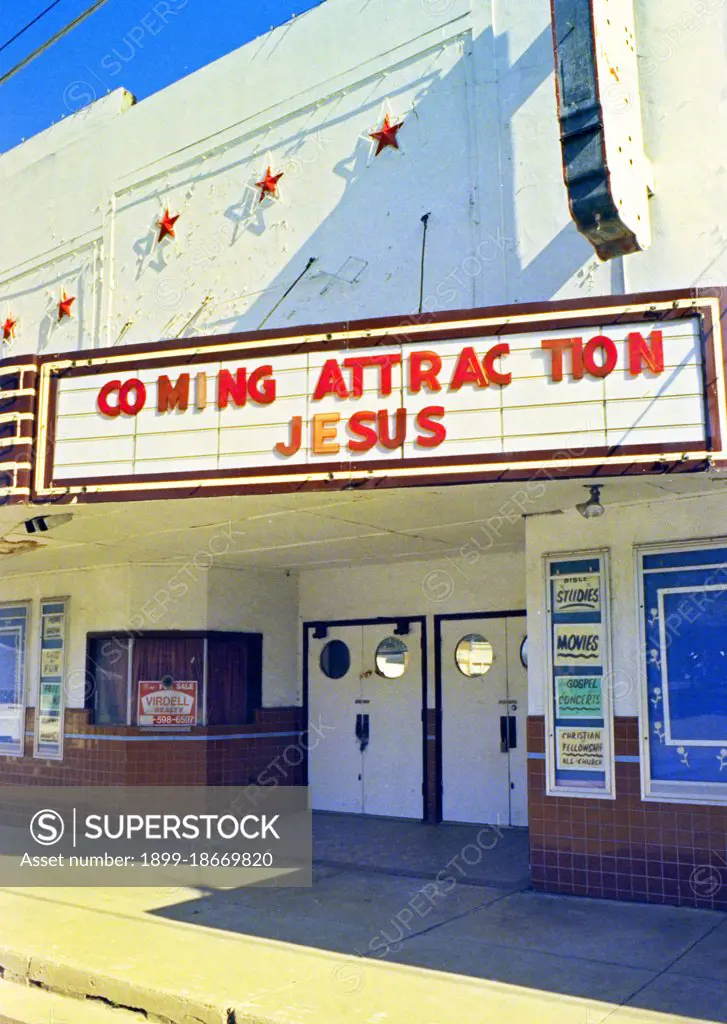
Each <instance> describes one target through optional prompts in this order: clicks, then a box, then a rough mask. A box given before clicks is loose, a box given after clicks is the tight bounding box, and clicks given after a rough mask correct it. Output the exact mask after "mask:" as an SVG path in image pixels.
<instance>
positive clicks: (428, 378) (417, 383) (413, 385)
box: [409, 352, 442, 395]
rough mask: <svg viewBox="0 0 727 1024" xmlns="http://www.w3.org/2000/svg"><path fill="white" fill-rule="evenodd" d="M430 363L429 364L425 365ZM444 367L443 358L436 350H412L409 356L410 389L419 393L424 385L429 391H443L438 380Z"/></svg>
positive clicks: (414, 392)
mask: <svg viewBox="0 0 727 1024" xmlns="http://www.w3.org/2000/svg"><path fill="white" fill-rule="evenodd" d="M424 363H428V364H429V365H428V366H424V365H423V364H424ZM441 369H442V360H441V358H440V356H438V355H437V353H436V352H412V354H411V355H410V356H409V390H410V391H411V393H412V394H413V395H416V394H418V393H419V392H420V391H421V390H422V388H423V387H425V388H427V390H429V391H441V389H442V385H441V384H440V383H439V381H438V380H437V377H438V376H439V373H440V371H441Z"/></svg>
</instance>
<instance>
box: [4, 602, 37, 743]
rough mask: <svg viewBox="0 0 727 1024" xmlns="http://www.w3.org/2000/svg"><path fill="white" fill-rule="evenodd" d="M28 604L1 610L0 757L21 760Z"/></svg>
mask: <svg viewBox="0 0 727 1024" xmlns="http://www.w3.org/2000/svg"><path fill="white" fill-rule="evenodd" d="M29 617H30V607H29V605H27V604H14V605H2V606H0V755H2V756H8V755H10V756H13V757H22V755H23V753H24V749H25V666H26V650H27V640H28V619H29Z"/></svg>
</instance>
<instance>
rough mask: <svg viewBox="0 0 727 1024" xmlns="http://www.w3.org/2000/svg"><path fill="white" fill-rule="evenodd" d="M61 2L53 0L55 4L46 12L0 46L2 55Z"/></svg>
mask: <svg viewBox="0 0 727 1024" xmlns="http://www.w3.org/2000/svg"><path fill="white" fill-rule="evenodd" d="M60 2H61V0H53V3H52V4H50V5H49V6H48V7H46V9H45V10H44V11H41V12H40V14H38V15H37V16H36V17H35V18H33V20H32V21H29V22H28V24H27V25H25V26H24V28H21V30H20V31H19V32H16V33H15V35H14V36H12V37H11V38H10V39H8V40H7V41H6V42H4V43H3V44H2V46H0V53H2V52H3V50H7V48H8V46H10V44H11V43H14V42H15V40H16V39H20V37H21V36H22V35H24V34H25V33H26V32H27V31H28V29H29V28H32V27H33V25H35V24H36V22H38V21H40V19H41V18H44V17H45V16H46V14H48V13H49V11H52V10H53V8H54V7H57V6H58V4H59V3H60Z"/></svg>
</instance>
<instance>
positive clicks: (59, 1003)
mask: <svg viewBox="0 0 727 1024" xmlns="http://www.w3.org/2000/svg"><path fill="white" fill-rule="evenodd" d="M144 1021H146V1022H147V1024H149V1017H148V1016H147V1015H146V1014H143V1013H134V1012H132V1011H130V1010H126V1009H120V1008H117V1007H114V1006H110V1005H109V1004H108V1003H104V1002H99V1001H98V1000H96V999H73V998H72V997H70V996H62V995H58V993H56V992H47V991H46V990H45V989H42V988H37V987H36V986H34V985H21V984H16V983H15V982H12V981H0V1024H142V1022H144Z"/></svg>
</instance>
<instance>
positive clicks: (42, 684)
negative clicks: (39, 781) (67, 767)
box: [35, 598, 68, 760]
mask: <svg viewBox="0 0 727 1024" xmlns="http://www.w3.org/2000/svg"><path fill="white" fill-rule="evenodd" d="M67 625H68V599H67V598H52V599H50V600H44V601H41V604H40V678H39V681H38V700H37V706H36V709H35V756H36V757H42V758H50V759H52V760H60V759H61V758H62V757H63V718H64V711H65V679H66V632H67Z"/></svg>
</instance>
